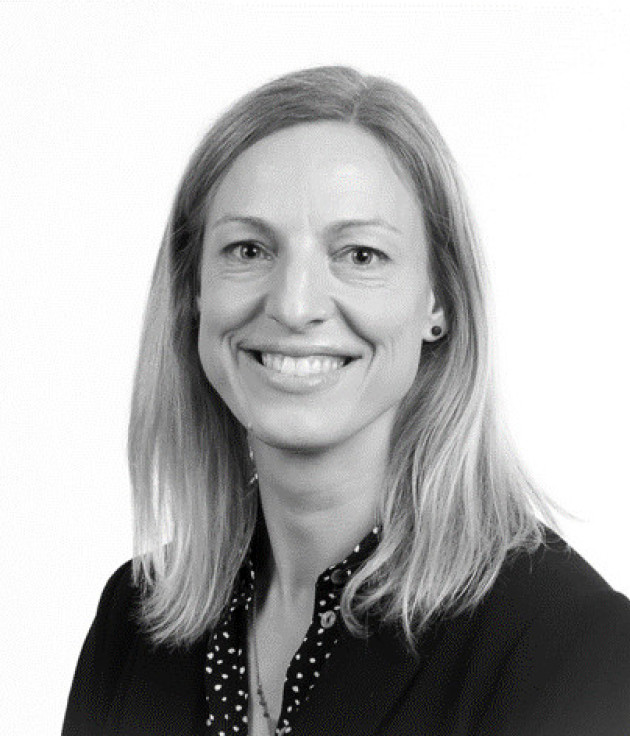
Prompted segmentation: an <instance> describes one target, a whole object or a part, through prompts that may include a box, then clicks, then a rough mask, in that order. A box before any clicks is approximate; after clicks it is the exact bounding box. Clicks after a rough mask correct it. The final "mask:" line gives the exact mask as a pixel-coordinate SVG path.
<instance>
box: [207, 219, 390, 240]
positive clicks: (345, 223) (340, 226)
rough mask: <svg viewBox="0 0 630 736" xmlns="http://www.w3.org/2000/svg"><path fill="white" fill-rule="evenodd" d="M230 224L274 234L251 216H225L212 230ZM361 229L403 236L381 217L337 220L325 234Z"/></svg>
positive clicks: (267, 223)
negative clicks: (378, 229)
mask: <svg viewBox="0 0 630 736" xmlns="http://www.w3.org/2000/svg"><path fill="white" fill-rule="evenodd" d="M229 222H237V223H240V224H242V225H250V226H251V227H255V228H256V229H258V230H260V231H261V232H264V233H265V234H266V235H269V236H271V235H273V233H274V228H273V226H272V225H271V224H270V223H269V222H267V221H266V220H264V219H263V218H262V217H253V216H250V215H223V217H220V218H219V219H218V220H217V221H216V222H215V223H213V224H212V226H211V228H210V230H214V229H215V228H217V227H219V226H220V225H224V224H226V223H229ZM361 227H380V228H382V229H384V230H390V231H391V232H394V233H398V234H401V233H400V230H399V229H398V228H397V227H394V225H392V224H391V223H389V222H387V220H383V219H382V218H380V217H373V218H371V219H356V218H355V219H351V220H337V221H336V222H332V223H331V224H330V225H327V226H326V227H325V228H324V232H326V233H328V234H332V235H339V234H341V233H343V232H344V231H346V230H351V229H354V228H361Z"/></svg>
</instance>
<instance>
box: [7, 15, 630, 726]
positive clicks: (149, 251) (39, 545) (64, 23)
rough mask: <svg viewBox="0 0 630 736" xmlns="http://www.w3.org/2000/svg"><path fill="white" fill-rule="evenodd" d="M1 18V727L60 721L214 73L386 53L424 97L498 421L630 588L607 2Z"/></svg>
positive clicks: (98, 584)
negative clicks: (163, 253)
mask: <svg viewBox="0 0 630 736" xmlns="http://www.w3.org/2000/svg"><path fill="white" fill-rule="evenodd" d="M298 5H299V7H298ZM0 37H1V38H2V44H1V46H0V309H1V314H0V323H1V324H0V329H1V330H2V334H1V337H0V346H1V349H2V350H1V356H0V366H1V374H0V387H1V397H2V403H1V407H0V444H1V455H0V493H1V495H0V519H1V523H2V532H1V534H0V539H1V548H0V554H1V560H2V586H1V588H2V599H1V604H0V616H1V617H2V624H3V626H2V639H1V646H2V649H1V651H0V659H1V661H2V668H1V669H2V672H1V674H0V697H1V699H2V704H1V708H0V712H1V713H2V732H3V733H4V734H19V736H24V735H27V736H29V735H30V734H37V735H38V736H42V735H43V734H56V733H58V732H59V729H60V726H61V720H62V715H63V712H64V709H65V702H66V697H67V693H68V689H69V687H70V682H71V677H72V673H73V670H74V666H75V663H76V659H77V656H78V654H79V650H80V647H81V644H82V642H83V639H84V637H85V634H86V632H87V629H88V627H89V624H90V622H91V620H92V617H93V615H94V612H95V607H96V604H97V601H98V597H99V594H100V592H101V589H102V587H103V585H104V583H105V581H106V579H107V577H108V576H109V575H110V574H111V573H112V572H113V570H114V569H115V568H116V567H117V566H118V565H119V564H121V563H122V562H124V561H125V560H126V559H128V558H129V556H130V555H131V509H130V493H129V482H128V476H127V470H126V457H125V442H126V423H127V417H128V408H129V398H130V390H131V381H132V375H133V370H134V362H135V356H136V349H137V344H138V337H139V330H140V325H141V318H142V312H143V309H144V303H145V298H146V295H147V289H148V284H149V279H150V275H151V270H152V267H153V261H154V258H155V255H156V252H157V248H158V244H159V241H160V237H161V234H162V229H163V227H164V223H165V220H166V216H167V213H168V209H169V206H170V201H171V198H172V196H173V193H174V190H175V186H176V184H177V181H178V178H179V176H180V174H181V172H182V170H183V167H184V165H185V162H186V160H187V157H188V156H189V155H190V153H191V152H192V149H193V147H194V146H195V144H196V143H197V141H198V139H199V138H200V136H201V135H202V133H203V132H204V130H205V129H206V128H207V126H208V125H209V123H210V122H211V121H212V120H213V118H214V117H215V116H216V115H217V114H218V113H219V112H220V111H222V110H223V109H224V108H225V107H226V106H227V105H228V104H230V103H231V102H232V101H233V100H234V99H235V98H236V97H238V96H239V95H241V94H242V93H244V92H246V91H248V90H249V89H251V88H252V87H254V86H256V85H258V84H260V83H262V82H264V81H267V80H268V79H270V78H272V77H274V76H276V75H278V74H281V73H284V72H287V71H291V70H295V69H298V68H301V67H305V66H311V65H318V64H330V63H344V64H350V65H354V66H356V67H357V68H358V69H360V70H362V71H365V72H368V73H374V74H382V75H386V76H390V77H391V78H393V79H395V80H396V81H398V82H400V83H402V84H404V85H406V86H407V87H408V88H409V89H411V90H412V91H413V92H414V93H415V94H416V95H417V96H418V97H419V99H420V100H421V101H422V102H423V103H424V104H425V105H426V106H427V108H428V110H429V111H430V113H431V114H432V116H433V117H434V119H435V120H436V122H437V124H438V126H439V127H440V129H441V130H442V132H443V134H444V136H445V138H446V140H447V141H448V143H449V145H450V146H451V148H452V150H453V151H454V153H455V156H456V158H457V159H458V160H459V162H460V165H461V168H462V171H463V174H464V177H465V181H466V183H467V186H468V189H469V193H470V197H471V199H472V203H473V208H474V211H475V213H476V216H477V220H478V223H479V227H480V231H481V234H482V238H483V242H484V244H485V249H486V253H487V258H488V262H489V265H490V269H491V277H492V281H493V285H494V303H495V311H496V323H497V328H498V329H497V357H498V363H499V375H500V379H501V387H502V393H503V396H504V401H505V405H506V409H507V414H508V417H509V421H510V427H511V430H512V434H513V435H514V437H515V438H516V441H517V444H518V446H519V447H520V449H521V452H522V455H523V457H524V459H525V462H526V463H527V464H528V465H529V467H530V469H531V471H532V473H533V475H534V477H535V478H536V479H537V481H538V482H539V484H540V485H541V486H542V487H543V488H544V489H545V490H546V491H547V492H548V493H549V494H550V495H551V496H552V497H553V498H554V499H555V500H556V501H557V502H558V503H560V504H561V505H562V506H564V507H565V508H566V509H567V510H568V511H570V512H571V513H573V514H574V515H575V516H576V517H577V518H576V519H567V520H565V521H563V522H562V529H563V531H564V535H565V537H566V538H567V540H568V541H569V542H571V543H572V544H573V545H574V546H575V547H576V548H577V550H578V551H579V552H580V553H581V554H582V555H583V556H584V557H586V558H587V559H588V560H589V561H590V562H591V564H593V565H594V566H595V567H596V568H597V569H598V570H599V571H600V572H601V573H602V574H603V575H604V577H606V578H607V579H608V580H609V581H610V583H611V584H612V585H614V586H615V587H616V588H618V589H620V590H622V591H623V592H625V593H626V594H630V565H629V564H628V562H629V559H628V557H629V556H628V553H627V549H628V544H627V538H628V534H629V529H628V523H627V515H628V512H629V511H630V503H629V501H628V495H629V490H630V489H629V482H628V470H627V467H628V455H629V454H630V452H629V446H628V445H629V443H628V440H629V432H628V417H629V411H630V392H629V389H628V376H629V375H630V359H629V356H628V341H629V338H630V330H629V329H628V321H629V317H630V309H629V306H628V304H629V299H630V257H629V255H628V251H629V245H630V243H629V237H628V224H627V223H628V216H627V213H628V190H629V187H628V172H629V170H630V168H629V163H630V157H629V145H628V131H629V130H630V119H629V114H628V90H629V89H630V85H629V82H630V80H629V79H628V55H627V53H628V52H627V49H628V47H629V46H630V34H629V24H628V14H627V13H626V12H624V11H623V10H622V9H621V5H619V6H616V5H615V4H611V3H605V2H601V0H600V1H599V2H597V3H595V2H593V3H577V2H576V3H569V2H564V3H561V4H557V5H554V3H550V2H546V3H544V4H537V3H535V2H528V3H525V2H522V3H505V4H498V3H483V4H478V3H474V2H466V3H459V4H448V3H439V4H437V3H436V4H432V5H427V4H422V3H420V4H417V3H405V2H394V3H379V4H370V3H366V2H365V0H364V1H363V2H361V3H341V2H331V3H316V2H304V1H302V2H300V3H299V4H296V6H293V5H292V4H290V3H275V2H265V3H242V2H241V3H239V2H236V3H234V2H231V3H230V4H229V6H228V4H224V3H213V2H210V1H208V2H203V3H202V2H186V1H183V2H182V0H179V2H169V3H160V2H151V3H149V2H142V1H137V2H106V3H85V2H80V3H79V2H51V0H48V1H47V2H7V1H6V0H4V1H1V0H0Z"/></svg>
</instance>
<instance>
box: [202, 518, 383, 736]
mask: <svg viewBox="0 0 630 736" xmlns="http://www.w3.org/2000/svg"><path fill="white" fill-rule="evenodd" d="M378 540H379V529H378V527H375V528H374V529H372V531H371V532H370V533H369V534H368V535H367V536H366V537H365V538H364V539H363V540H362V541H361V542H360V543H359V544H358V545H357V546H356V547H355V548H354V550H353V551H352V553H351V554H350V555H349V556H348V557H347V558H346V559H345V560H342V561H341V562H339V563H337V564H336V565H332V566H331V567H329V568H327V569H326V570H324V572H323V573H322V574H321V575H320V576H319V578H318V579H317V583H316V587H315V613H314V616H313V620H312V621H311V624H310V626H309V629H308V631H307V632H306V635H305V637H304V639H303V640H302V643H301V644H300V647H299V648H298V650H297V652H296V653H295V655H294V656H293V659H292V660H291V663H290V664H289V668H288V669H287V674H286V678H285V681H284V691H283V696H282V708H281V711H280V717H279V719H278V727H277V729H276V734H277V736H288V735H289V734H291V732H292V723H293V722H294V719H295V716H296V714H297V713H298V711H299V709H300V707H301V706H302V704H303V703H305V702H306V701H307V700H308V698H309V695H310V693H311V691H312V690H313V688H314V687H317V681H318V680H319V678H320V677H325V675H326V669H325V668H326V663H327V661H328V659H329V658H330V657H331V656H334V650H335V646H336V644H337V642H338V640H339V635H340V633H341V621H340V615H339V602H340V599H341V593H342V591H343V588H344V585H345V584H346V582H347V581H348V579H349V578H350V577H351V575H352V573H353V572H355V570H356V569H357V568H358V567H359V566H360V565H361V563H362V562H363V561H364V560H365V559H366V558H367V557H368V556H369V554H370V553H371V552H372V551H373V549H374V548H375V546H376V545H377V544H378ZM254 581H255V570H254V563H253V560H252V555H251V551H250V554H249V555H248V557H247V558H246V561H245V563H244V565H243V567H242V569H241V571H240V574H239V577H238V580H237V584H236V586H235V593H234V596H233V598H232V600H231V602H230V605H229V606H228V608H227V610H226V612H225V613H224V615H223V617H222V619H221V621H220V622H219V624H218V625H217V627H216V629H214V631H213V632H212V633H211V635H210V636H209V638H208V651H207V656H206V663H205V664H206V673H205V689H206V702H207V708H208V710H207V713H208V719H207V722H206V723H207V730H206V734H208V735H210V734H212V736H233V735H234V734H240V736H247V734H248V723H247V713H248V709H249V692H248V687H249V686H248V683H249V679H248V662H247V620H248V612H249V609H250V606H251V605H252V600H253V595H254Z"/></svg>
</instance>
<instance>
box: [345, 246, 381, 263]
mask: <svg viewBox="0 0 630 736" xmlns="http://www.w3.org/2000/svg"><path fill="white" fill-rule="evenodd" d="M374 257H375V253H374V251H373V250H372V249H371V248H353V249H352V250H351V251H350V258H351V260H352V263H354V264H355V265H357V266H369V265H370V263H372V261H373V260H374Z"/></svg>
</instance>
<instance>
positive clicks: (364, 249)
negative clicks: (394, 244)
mask: <svg viewBox="0 0 630 736" xmlns="http://www.w3.org/2000/svg"><path fill="white" fill-rule="evenodd" d="M337 259H338V260H344V259H349V260H350V262H351V263H352V265H354V266H363V267H365V266H371V265H373V264H374V262H375V261H378V262H383V261H387V260H389V259H388V257H387V256H386V255H385V253H383V252H382V251H380V250H377V249H376V248H370V247H368V246H366V245H354V246H352V247H350V248H346V249H345V250H343V251H341V253H339V254H338V256H337Z"/></svg>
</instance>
